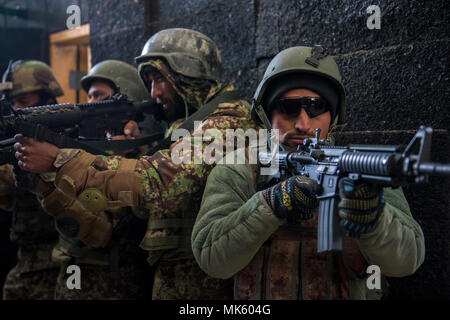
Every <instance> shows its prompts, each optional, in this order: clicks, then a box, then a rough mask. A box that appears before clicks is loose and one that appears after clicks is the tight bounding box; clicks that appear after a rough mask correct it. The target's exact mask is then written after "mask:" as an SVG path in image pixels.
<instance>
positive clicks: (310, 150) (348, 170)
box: [258, 126, 450, 252]
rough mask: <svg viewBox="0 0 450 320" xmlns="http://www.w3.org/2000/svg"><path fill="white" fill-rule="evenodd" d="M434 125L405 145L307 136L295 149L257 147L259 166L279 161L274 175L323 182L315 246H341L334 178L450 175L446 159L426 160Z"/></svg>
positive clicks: (378, 180)
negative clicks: (337, 143)
mask: <svg viewBox="0 0 450 320" xmlns="http://www.w3.org/2000/svg"><path fill="white" fill-rule="evenodd" d="M432 133H433V129H432V128H431V127H427V128H425V127H424V126H421V127H420V128H419V130H418V131H417V133H416V134H415V136H414V137H413V138H412V140H411V141H410V143H409V144H408V146H407V147H406V148H405V149H404V150H403V151H400V147H399V146H379V145H349V146H331V145H329V143H328V142H327V141H326V140H319V137H320V129H316V136H315V138H311V139H306V140H305V141H304V142H303V145H299V147H298V150H297V151H294V152H288V151H280V152H278V153H275V154H274V155H272V154H271V153H270V152H260V153H259V154H258V159H259V162H260V163H261V165H262V166H273V165H275V167H276V166H278V168H279V171H278V172H277V173H276V174H275V175H273V176H272V177H273V178H276V179H280V180H284V179H286V178H288V177H289V176H292V175H301V176H305V177H308V178H310V179H313V180H315V181H317V183H318V184H319V185H321V186H322V190H323V192H322V194H321V195H319V196H317V199H319V200H320V202H319V217H318V230H317V233H318V239H317V251H318V252H324V251H330V250H342V242H343V237H342V229H341V227H340V225H339V217H338V212H337V203H338V201H339V200H338V195H339V192H338V182H339V180H340V179H341V178H343V177H349V178H350V179H353V180H355V181H362V182H368V183H375V184H379V185H381V186H382V187H399V186H405V185H408V184H412V183H427V182H428V179H429V175H432V174H438V175H450V164H439V163H432V162H430V161H429V160H430V151H431V135H432Z"/></svg>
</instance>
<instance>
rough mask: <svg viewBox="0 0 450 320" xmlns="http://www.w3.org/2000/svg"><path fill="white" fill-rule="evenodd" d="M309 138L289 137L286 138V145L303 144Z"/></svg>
mask: <svg viewBox="0 0 450 320" xmlns="http://www.w3.org/2000/svg"><path fill="white" fill-rule="evenodd" d="M308 138H311V137H309V136H290V137H288V138H287V141H288V144H290V145H291V146H294V147H295V146H298V145H299V144H303V141H304V140H305V139H308Z"/></svg>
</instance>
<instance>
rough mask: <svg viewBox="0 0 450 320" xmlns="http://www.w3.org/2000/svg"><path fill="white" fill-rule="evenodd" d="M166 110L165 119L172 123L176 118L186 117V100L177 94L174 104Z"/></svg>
mask: <svg viewBox="0 0 450 320" xmlns="http://www.w3.org/2000/svg"><path fill="white" fill-rule="evenodd" d="M163 110H164V120H166V122H167V123H172V122H174V121H175V120H178V119H180V118H183V117H185V115H186V110H185V106H184V100H183V99H182V98H181V97H180V96H176V98H175V101H174V102H173V103H172V106H171V107H170V108H167V109H163Z"/></svg>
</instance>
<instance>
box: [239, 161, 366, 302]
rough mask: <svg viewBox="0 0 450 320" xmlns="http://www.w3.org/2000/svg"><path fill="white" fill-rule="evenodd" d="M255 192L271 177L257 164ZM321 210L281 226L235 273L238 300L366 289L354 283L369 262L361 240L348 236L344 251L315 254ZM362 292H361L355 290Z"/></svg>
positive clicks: (341, 294)
mask: <svg viewBox="0 0 450 320" xmlns="http://www.w3.org/2000/svg"><path fill="white" fill-rule="evenodd" d="M252 170H253V177H254V183H255V185H256V189H257V191H260V190H262V189H264V188H267V187H268V185H267V176H264V177H263V176H259V175H258V173H259V168H258V166H253V167H252ZM317 220H318V214H315V215H314V218H313V219H311V220H307V221H303V222H302V223H301V224H300V225H295V226H292V225H283V226H281V227H280V228H279V229H278V230H277V232H275V233H274V234H272V236H271V237H270V238H269V239H268V240H267V241H266V242H265V244H264V245H263V246H262V247H261V248H260V250H259V251H258V252H257V254H256V255H255V256H254V257H253V259H252V261H251V262H250V263H249V264H248V265H247V266H246V267H245V268H244V269H242V270H241V271H240V272H238V273H237V275H235V277H234V281H235V285H234V297H235V299H238V300H241V299H243V300H247V299H258V300H260V299H269V300H276V299H282V300H324V299H344V300H345V299H349V298H351V297H353V296H355V295H356V296H358V295H359V296H360V295H361V292H363V291H364V289H362V288H358V286H357V285H356V283H357V280H360V279H363V278H364V277H365V276H366V273H365V272H366V268H367V262H366V260H365V259H364V257H363V255H362V253H361V251H360V250H359V247H358V245H357V243H356V242H355V241H354V240H353V239H352V238H350V237H347V236H346V237H345V240H344V249H343V251H341V252H328V253H318V252H317ZM357 291H358V292H357Z"/></svg>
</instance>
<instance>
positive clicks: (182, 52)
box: [136, 28, 222, 83]
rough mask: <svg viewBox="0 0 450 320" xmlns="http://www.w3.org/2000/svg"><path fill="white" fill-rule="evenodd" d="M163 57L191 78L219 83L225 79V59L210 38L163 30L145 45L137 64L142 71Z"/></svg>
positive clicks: (193, 32)
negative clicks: (223, 61) (223, 77)
mask: <svg viewBox="0 0 450 320" xmlns="http://www.w3.org/2000/svg"><path fill="white" fill-rule="evenodd" d="M157 58H163V59H164V60H165V61H166V62H167V63H168V65H169V66H170V68H171V69H172V70H173V71H174V72H175V73H178V74H181V75H183V76H186V77H189V78H196V79H206V80H211V81H214V82H216V83H218V82H220V78H221V76H222V58H221V56H220V51H219V49H218V48H217V46H216V44H215V43H214V41H212V40H211V39H210V38H209V37H207V36H206V35H204V34H202V33H200V32H198V31H194V30H190V29H182V28H173V29H166V30H162V31H159V32H158V33H156V34H154V35H153V36H152V37H151V38H150V39H149V40H148V41H147V43H146V44H145V46H144V49H143V50H142V53H141V55H140V56H139V57H137V58H136V63H138V64H139V67H138V70H139V73H140V75H141V77H142V76H143V75H142V70H143V68H144V67H145V66H147V65H148V64H147V63H146V62H148V61H149V60H151V59H157Z"/></svg>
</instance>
